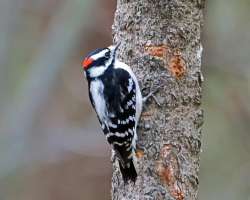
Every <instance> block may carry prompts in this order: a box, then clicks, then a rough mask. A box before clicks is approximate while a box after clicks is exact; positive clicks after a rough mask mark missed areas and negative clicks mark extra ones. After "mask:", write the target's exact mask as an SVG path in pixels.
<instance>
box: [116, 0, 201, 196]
mask: <svg viewBox="0 0 250 200" xmlns="http://www.w3.org/2000/svg"><path fill="white" fill-rule="evenodd" d="M203 8H204V0H145V1H141V0H133V1H132V0H118V2H117V10H116V13H115V20H114V24H113V37H114V43H117V42H121V46H120V48H119V49H120V51H119V53H118V54H119V58H120V59H121V60H122V61H123V62H125V63H127V64H129V65H130V66H131V67H132V68H133V71H134V72H135V73H136V75H137V77H138V79H139V81H140V84H141V87H142V88H146V89H145V90H144V91H143V92H144V94H146V93H148V92H149V89H150V88H151V89H154V88H156V87H157V86H159V85H163V87H162V88H161V89H160V90H159V92H158V93H157V94H156V95H155V96H156V97H157V99H158V103H160V105H158V104H157V103H156V101H154V100H151V101H149V102H148V103H146V105H144V112H143V113H142V117H141V121H140V124H139V127H138V136H139V139H138V143H139V146H140V147H141V149H142V151H139V152H138V154H137V157H138V161H137V171H138V175H139V176H138V178H137V181H136V183H135V184H133V183H130V184H128V185H124V183H123V181H122V178H121V175H120V172H119V170H118V165H117V163H114V165H113V168H114V171H113V178H112V198H113V199H114V200H125V199H126V200H132V199H135V200H148V199H150V200H153V199H157V200H158V199H169V200H172V199H176V200H183V199H188V200H189V199H190V200H193V199H197V190H198V184H199V181H198V180H199V179H198V170H199V156H200V150H201V125H202V123H203V111H202V109H201V108H200V104H201V83H202V81H203V78H202V74H201V54H202V46H201V41H200V34H201V24H202V11H203Z"/></svg>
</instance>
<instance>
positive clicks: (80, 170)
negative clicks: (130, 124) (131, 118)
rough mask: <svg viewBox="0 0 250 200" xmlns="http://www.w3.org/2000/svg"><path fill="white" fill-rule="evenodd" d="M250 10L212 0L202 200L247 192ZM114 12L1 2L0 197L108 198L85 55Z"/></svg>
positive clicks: (76, 1)
mask: <svg viewBox="0 0 250 200" xmlns="http://www.w3.org/2000/svg"><path fill="white" fill-rule="evenodd" d="M249 9H250V2H249V1H248V0H239V1H233V0H217V1H216V0H209V1H207V5H206V11H205V21H204V31H203V45H204V53H203V73H204V77H205V82H204V91H203V107H204V110H205V123H204V126H203V152H202V154H201V169H200V190H199V199H202V200H206V199H207V200H210V199H220V200H224V199H225V200H226V199H227V200H235V199H250V173H249V169H250V157H249V153H250V145H249V141H250V135H249V133H250V132H249V130H250V123H249V122H250V106H249V102H250V73H249V71H250V70H249V65H250V61H249V59H248V58H249V52H250V47H249V43H250V34H249V31H250V20H249V19H250V14H249ZM114 10H115V0H112V1H108V0H96V1H92V0H89V1H87V0H72V1H67V0H36V1H35V0H18V1H17V0H1V1H0V27H1V32H0V44H1V45H0V89H1V93H0V94H1V101H0V133H1V134H0V158H1V159H0V199H1V200H2V199H3V200H10V199H19V200H22V199H25V200H28V199H36V200H37V199H38V200H39V199H43V200H54V199H61V200H63V199H65V200H66V199H67V200H68V199H110V197H109V195H110V194H109V192H110V177H111V176H110V175H111V164H110V162H109V150H108V147H107V145H105V143H104V142H103V140H104V136H103V135H102V133H101V131H100V128H99V125H98V123H97V120H96V117H95V114H94V113H93V111H92V109H91V108H90V105H89V101H88V95H87V92H86V91H87V88H86V83H85V81H84V78H83V74H82V72H81V67H80V62H81V59H82V57H83V56H84V55H85V54H86V53H87V52H88V51H89V50H92V49H95V48H97V47H101V46H107V45H109V44H110V43H111V42H112V38H111V25H112V21H113V15H114ZM103 186H105V187H103ZM97 190H98V192H97Z"/></svg>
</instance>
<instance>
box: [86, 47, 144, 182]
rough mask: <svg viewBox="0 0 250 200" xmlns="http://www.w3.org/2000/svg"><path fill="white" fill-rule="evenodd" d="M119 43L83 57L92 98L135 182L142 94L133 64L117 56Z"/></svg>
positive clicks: (126, 177)
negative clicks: (122, 60) (135, 155)
mask: <svg viewBox="0 0 250 200" xmlns="http://www.w3.org/2000/svg"><path fill="white" fill-rule="evenodd" d="M119 45H120V44H118V45H111V46H109V47H107V48H101V49H96V50H95V51H92V52H91V53H90V54H88V55H87V56H86V58H85V59H84V60H83V62H82V68H83V69H84V74H85V77H86V79H87V82H88V90H89V98H90V102H91V104H92V106H93V108H94V110H95V112H96V114H97V117H98V119H99V122H100V125H101V128H102V130H103V133H104V135H105V136H106V139H107V141H108V143H109V144H110V145H111V147H112V149H113V150H114V152H115V157H116V158H117V159H118V162H119V167H120V171H121V174H122V178H123V180H124V182H125V183H127V182H128V181H129V180H131V181H133V182H135V181H136V178H137V172H136V169H135V166H134V162H133V161H134V154H135V150H136V140H137V134H136V127H137V124H138V121H139V118H140V115H141V111H142V94H141V90H140V87H139V84H138V80H137V78H136V76H135V74H134V73H133V71H132V70H131V68H130V67H129V66H128V65H127V64H125V63H123V62H121V61H119V60H118V58H117V56H116V52H117V49H118V47H119Z"/></svg>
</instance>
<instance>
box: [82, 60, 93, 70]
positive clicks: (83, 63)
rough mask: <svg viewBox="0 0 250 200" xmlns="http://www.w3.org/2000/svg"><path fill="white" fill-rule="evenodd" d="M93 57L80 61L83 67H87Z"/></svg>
mask: <svg viewBox="0 0 250 200" xmlns="http://www.w3.org/2000/svg"><path fill="white" fill-rule="evenodd" d="M93 61H94V60H93V59H92V58H85V59H84V61H83V62H82V67H83V69H85V70H86V69H88V68H89V66H90V65H91V63H93Z"/></svg>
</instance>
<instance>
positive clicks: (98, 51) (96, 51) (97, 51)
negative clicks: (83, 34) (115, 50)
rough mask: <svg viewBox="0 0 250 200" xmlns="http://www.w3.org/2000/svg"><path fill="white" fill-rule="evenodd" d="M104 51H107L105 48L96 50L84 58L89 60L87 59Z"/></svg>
mask: <svg viewBox="0 0 250 200" xmlns="http://www.w3.org/2000/svg"><path fill="white" fill-rule="evenodd" d="M104 49H107V48H98V49H96V50H94V51H91V52H90V53H89V54H88V55H87V56H86V58H89V57H91V56H93V55H95V54H98V53H100V52H101V51H103V50H104Z"/></svg>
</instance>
